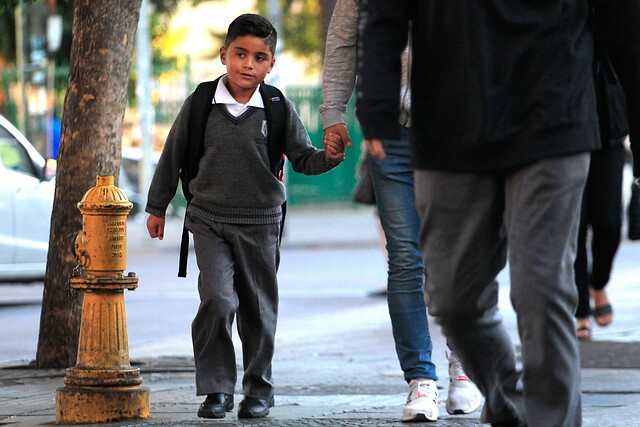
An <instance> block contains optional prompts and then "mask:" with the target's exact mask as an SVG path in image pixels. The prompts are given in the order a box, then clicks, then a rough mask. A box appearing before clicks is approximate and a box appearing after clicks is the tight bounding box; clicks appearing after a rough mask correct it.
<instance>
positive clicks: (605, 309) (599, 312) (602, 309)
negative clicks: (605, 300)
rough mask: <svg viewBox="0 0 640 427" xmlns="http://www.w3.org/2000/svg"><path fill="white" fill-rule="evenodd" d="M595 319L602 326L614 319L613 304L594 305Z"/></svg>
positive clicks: (593, 313)
mask: <svg viewBox="0 0 640 427" xmlns="http://www.w3.org/2000/svg"><path fill="white" fill-rule="evenodd" d="M591 314H592V315H593V318H594V320H595V321H596V323H597V324H598V325H600V326H607V325H609V324H610V323H611V321H612V320H613V316H612V314H613V308H611V304H604V305H599V306H597V307H594V308H593V310H592V313H591Z"/></svg>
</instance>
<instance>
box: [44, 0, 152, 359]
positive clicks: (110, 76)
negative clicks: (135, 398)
mask: <svg viewBox="0 0 640 427" xmlns="http://www.w3.org/2000/svg"><path fill="white" fill-rule="evenodd" d="M141 3H142V0H91V1H89V0H76V1H75V2H74V16H73V42H72V45H71V63H70V66H69V83H68V89H67V94H66V97H65V101H64V113H63V117H62V135H61V144H60V151H59V156H58V172H57V177H56V181H57V182H56V193H55V199H54V203H53V214H52V217H51V232H50V240H49V254H48V258H47V272H46V275H45V281H44V294H43V298H42V312H41V316H40V333H39V338H38V348H37V353H36V366H37V367H38V368H65V367H70V366H74V365H75V363H76V355H77V349H78V334H79V330H80V319H81V309H82V292H80V293H79V294H78V298H76V299H74V300H70V299H69V298H68V297H67V293H66V289H65V288H66V282H67V280H68V278H69V275H70V274H71V272H72V270H73V268H74V267H75V265H76V264H77V262H76V259H75V255H74V253H73V242H74V240H75V236H76V234H77V233H78V231H80V230H82V216H81V214H80V212H79V211H78V209H77V207H76V205H77V203H78V202H79V201H80V200H81V199H82V196H83V195H84V193H85V192H86V191H87V190H88V189H90V188H91V187H94V186H95V184H96V176H97V175H113V176H115V177H116V182H117V177H118V173H119V169H120V158H121V155H122V146H121V140H122V126H123V121H124V112H125V108H126V104H127V97H126V94H127V84H128V79H129V70H130V68H131V56H132V53H133V47H134V39H135V34H136V28H137V23H138V18H139V14H140V5H141Z"/></svg>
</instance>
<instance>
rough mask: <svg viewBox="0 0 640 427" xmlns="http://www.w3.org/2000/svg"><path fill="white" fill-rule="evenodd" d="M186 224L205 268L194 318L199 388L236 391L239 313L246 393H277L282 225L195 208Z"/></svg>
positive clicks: (202, 390) (268, 396) (264, 396)
mask: <svg viewBox="0 0 640 427" xmlns="http://www.w3.org/2000/svg"><path fill="white" fill-rule="evenodd" d="M186 225H187V229H188V230H189V231H191V232H192V233H193V241H194V248H195V252H196V258H197V261H198V268H199V269H200V275H199V276H198V292H199V294H200V307H199V308H198V313H197V314H196V316H195V318H194V319H193V323H192V324H191V335H192V339H193V355H194V359H195V365H196V393H197V394H198V395H205V394H211V393H227V394H233V392H234V389H235V384H236V379H237V375H236V358H235V351H234V347H233V341H232V338H231V336H232V335H231V332H232V324H233V319H234V316H235V315H236V313H237V316H238V320H237V325H238V334H239V336H240V339H241V341H242V359H243V367H244V375H243V378H242V389H243V393H244V395H245V396H248V397H255V398H259V399H267V400H268V399H271V398H272V397H273V380H272V376H271V361H272V359H273V353H274V341H275V333H276V318H277V314H278V283H277V278H276V272H277V269H278V263H279V261H280V252H279V242H278V238H279V229H280V225H279V224H266V225H244V224H226V223H220V222H215V221H209V220H205V219H203V218H200V217H198V216H195V215H192V214H190V213H187V221H186Z"/></svg>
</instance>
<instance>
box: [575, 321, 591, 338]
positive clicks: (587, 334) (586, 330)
mask: <svg viewBox="0 0 640 427" xmlns="http://www.w3.org/2000/svg"><path fill="white" fill-rule="evenodd" d="M576 336H577V337H578V339H579V340H590V339H591V326H589V325H580V326H578V327H577V328H576Z"/></svg>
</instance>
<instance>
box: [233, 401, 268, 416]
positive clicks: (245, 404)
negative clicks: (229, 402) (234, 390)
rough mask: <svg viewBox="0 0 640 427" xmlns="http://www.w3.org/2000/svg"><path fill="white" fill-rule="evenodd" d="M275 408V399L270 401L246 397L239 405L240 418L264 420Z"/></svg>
mask: <svg viewBox="0 0 640 427" xmlns="http://www.w3.org/2000/svg"><path fill="white" fill-rule="evenodd" d="M272 406H273V398H271V399H269V400H264V399H257V398H255V397H245V398H244V399H243V400H242V402H240V405H238V418H262V417H266V416H267V415H269V408H270V407H272Z"/></svg>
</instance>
